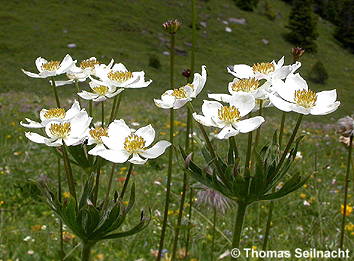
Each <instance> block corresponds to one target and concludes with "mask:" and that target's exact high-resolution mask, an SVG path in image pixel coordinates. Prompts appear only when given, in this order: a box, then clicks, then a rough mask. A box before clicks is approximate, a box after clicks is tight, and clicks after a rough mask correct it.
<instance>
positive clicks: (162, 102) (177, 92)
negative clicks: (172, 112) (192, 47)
mask: <svg viewBox="0 0 354 261" xmlns="http://www.w3.org/2000/svg"><path fill="white" fill-rule="evenodd" d="M206 79H207V72H206V66H205V65H203V66H202V74H201V75H200V74H199V73H195V74H194V78H193V82H192V83H189V84H187V85H184V86H182V87H180V88H178V89H173V90H167V91H166V92H165V93H164V94H162V95H161V99H154V102H155V104H156V106H157V107H160V108H162V109H171V108H173V109H179V108H181V107H183V106H184V105H185V104H186V103H187V102H189V101H191V100H192V99H194V98H196V97H197V96H198V94H199V93H200V92H201V91H202V90H203V88H204V86H205V82H206Z"/></svg>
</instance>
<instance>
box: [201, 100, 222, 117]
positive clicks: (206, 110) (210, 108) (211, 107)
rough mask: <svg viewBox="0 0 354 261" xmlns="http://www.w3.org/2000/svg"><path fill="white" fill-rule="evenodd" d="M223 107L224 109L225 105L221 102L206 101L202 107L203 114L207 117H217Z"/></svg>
mask: <svg viewBox="0 0 354 261" xmlns="http://www.w3.org/2000/svg"><path fill="white" fill-rule="evenodd" d="M221 107H223V105H222V104H221V103H220V102H217V101H207V100H204V102H203V105H202V112H203V114H204V116H206V117H213V116H214V117H217V116H218V111H219V109H221Z"/></svg>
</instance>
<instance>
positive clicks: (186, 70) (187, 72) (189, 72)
mask: <svg viewBox="0 0 354 261" xmlns="http://www.w3.org/2000/svg"><path fill="white" fill-rule="evenodd" d="M191 74H192V72H191V70H190V69H185V70H183V72H182V75H183V76H184V77H186V78H189V77H190V76H191Z"/></svg>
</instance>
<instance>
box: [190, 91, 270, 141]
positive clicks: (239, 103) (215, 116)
mask: <svg viewBox="0 0 354 261" xmlns="http://www.w3.org/2000/svg"><path fill="white" fill-rule="evenodd" d="M254 107H255V99H254V97H253V96H252V95H251V94H248V93H238V94H235V95H233V96H231V99H230V100H229V102H228V105H225V106H224V105H222V104H221V103H219V102H216V101H204V103H203V105H202V112H203V114H204V115H198V114H196V113H193V117H194V119H195V120H196V121H197V122H199V123H200V124H202V125H205V126H209V127H217V128H220V129H222V130H221V131H220V132H219V133H218V134H217V135H216V137H217V138H218V139H227V138H229V137H232V136H235V135H237V134H239V133H240V132H241V133H247V132H250V131H253V130H255V129H257V128H258V127H259V126H260V125H261V124H262V123H263V122H264V118H263V117H261V116H257V117H253V118H249V119H245V120H242V117H244V116H245V115H247V114H248V113H249V112H251V111H252V110H253V109H254Z"/></svg>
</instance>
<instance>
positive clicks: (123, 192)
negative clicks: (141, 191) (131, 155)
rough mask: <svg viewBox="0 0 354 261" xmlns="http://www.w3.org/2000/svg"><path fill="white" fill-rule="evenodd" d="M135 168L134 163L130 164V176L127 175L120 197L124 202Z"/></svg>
mask: <svg viewBox="0 0 354 261" xmlns="http://www.w3.org/2000/svg"><path fill="white" fill-rule="evenodd" d="M133 167H134V164H133V163H130V164H129V169H128V174H127V176H126V178H125V180H124V185H123V188H122V192H121V193H120V196H119V198H120V199H121V200H123V198H124V194H125V192H126V190H127V188H128V184H129V180H130V176H131V175H132V173H133Z"/></svg>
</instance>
